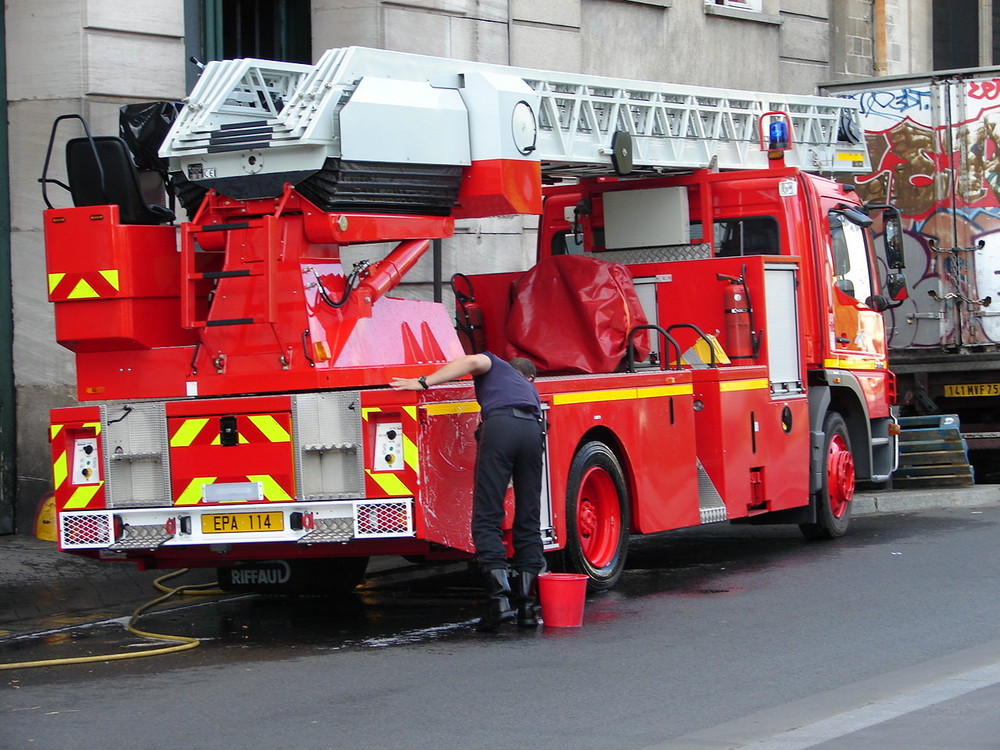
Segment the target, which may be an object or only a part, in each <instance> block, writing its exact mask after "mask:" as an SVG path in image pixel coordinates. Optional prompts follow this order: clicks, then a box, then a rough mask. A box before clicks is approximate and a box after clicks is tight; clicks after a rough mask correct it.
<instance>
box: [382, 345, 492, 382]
mask: <svg viewBox="0 0 1000 750" xmlns="http://www.w3.org/2000/svg"><path fill="white" fill-rule="evenodd" d="M492 366H493V362H492V361H491V360H490V358H489V357H487V356H486V355H485V354H466V355H464V356H462V357H458V358H456V359H453V360H452V361H451V362H449V363H448V364H446V365H445V366H444V367H442V368H441V369H439V370H437V371H435V372H432V373H431V374H430V375H426V376H425V381H426V383H427V387H428V388H429V387H430V386H432V385H440V384H441V383H447V382H448V381H449V380H455V379H456V378H462V377H465V376H466V375H482V374H483V373H485V372H489V369H490V368H491V367H492ZM389 385H390V386H392V388H393V389H394V390H397V391H422V390H424V386H423V385H422V384H421V383H420V379H419V378H393V379H392V380H391V381H390V383H389Z"/></svg>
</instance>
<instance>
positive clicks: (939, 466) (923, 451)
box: [892, 414, 975, 489]
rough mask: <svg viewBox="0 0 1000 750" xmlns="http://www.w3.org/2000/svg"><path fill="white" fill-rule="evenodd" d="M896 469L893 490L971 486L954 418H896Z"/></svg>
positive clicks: (972, 478)
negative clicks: (897, 421)
mask: <svg viewBox="0 0 1000 750" xmlns="http://www.w3.org/2000/svg"><path fill="white" fill-rule="evenodd" d="M899 426H900V427H901V428H902V431H901V432H900V435H899V468H898V469H897V470H896V471H895V473H894V474H893V475H892V486H893V488H894V489H910V488H919V487H967V486H969V485H972V484H975V476H974V473H973V470H972V465H971V464H970V463H969V450H968V446H967V445H966V442H965V440H964V438H962V435H961V433H960V431H959V419H958V415H957V414H935V415H930V416H921V417H900V418H899Z"/></svg>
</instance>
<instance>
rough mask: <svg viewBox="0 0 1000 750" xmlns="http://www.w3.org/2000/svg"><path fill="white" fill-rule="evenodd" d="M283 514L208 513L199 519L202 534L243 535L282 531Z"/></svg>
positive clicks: (283, 523)
mask: <svg viewBox="0 0 1000 750" xmlns="http://www.w3.org/2000/svg"><path fill="white" fill-rule="evenodd" d="M284 530H285V516H284V514H283V513H209V514H208V515H204V516H202V517H201V533H203V534H243V533H247V532H252V531H284Z"/></svg>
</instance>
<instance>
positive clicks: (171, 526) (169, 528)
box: [163, 518, 177, 536]
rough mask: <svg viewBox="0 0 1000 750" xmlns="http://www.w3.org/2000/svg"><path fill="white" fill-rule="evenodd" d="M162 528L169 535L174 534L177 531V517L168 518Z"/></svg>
mask: <svg viewBox="0 0 1000 750" xmlns="http://www.w3.org/2000/svg"><path fill="white" fill-rule="evenodd" d="M163 530H164V531H166V532H167V533H168V534H170V535H171V536H173V535H174V534H176V533H177V519H176V518H168V519H167V521H166V523H164V524H163Z"/></svg>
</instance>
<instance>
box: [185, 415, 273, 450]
mask: <svg viewBox="0 0 1000 750" xmlns="http://www.w3.org/2000/svg"><path fill="white" fill-rule="evenodd" d="M173 422H175V423H176V424H175V425H174V426H173V429H172V430H171V434H170V447H171V448H187V447H190V446H194V445H222V438H221V436H220V435H219V420H218V418H217V417H216V418H209V417H189V418H187V419H177V420H173ZM206 428H208V429H206ZM291 429H292V419H291V416H290V415H288V414H239V415H237V416H236V432H237V442H238V443H239V444H240V445H244V444H247V443H290V442H291V441H292V435H291Z"/></svg>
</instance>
